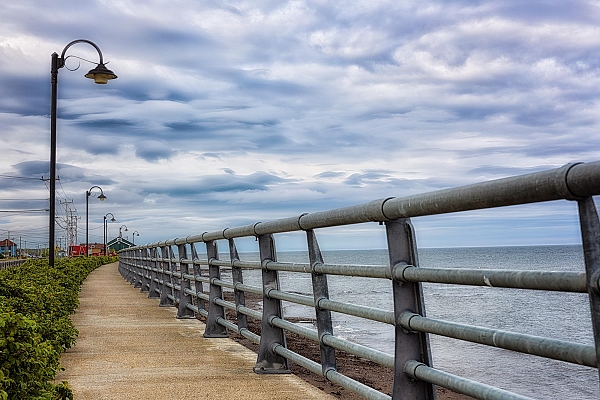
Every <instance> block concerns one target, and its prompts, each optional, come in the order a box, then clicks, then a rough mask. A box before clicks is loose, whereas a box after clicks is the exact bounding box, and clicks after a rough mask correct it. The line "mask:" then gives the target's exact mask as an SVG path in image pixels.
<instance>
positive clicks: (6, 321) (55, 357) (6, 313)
mask: <svg viewBox="0 0 600 400" xmlns="http://www.w3.org/2000/svg"><path fill="white" fill-rule="evenodd" d="M116 260H117V258H116V257H89V258H75V259H73V258H71V259H67V258H65V259H61V260H57V262H56V265H55V267H54V268H50V267H49V266H48V260H30V261H27V262H26V263H24V264H22V265H20V266H17V267H11V268H7V269H4V270H0V400H7V399H72V398H73V394H72V392H71V389H70V388H69V386H68V384H67V383H66V382H62V383H60V384H58V385H55V384H53V383H52V380H53V379H54V377H55V376H56V373H57V372H58V370H59V368H60V366H59V360H60V355H61V354H62V353H63V352H64V351H65V350H66V349H68V348H70V347H71V346H72V345H73V344H74V343H75V339H76V338H77V334H78V332H77V329H75V327H74V326H73V323H72V321H71V319H70V318H69V315H70V314H72V313H73V312H75V310H76V309H77V307H78V305H79V300H78V294H79V290H80V288H81V284H82V283H83V281H84V279H85V278H86V277H87V276H88V274H89V273H90V272H91V271H93V270H94V269H95V268H97V267H99V266H101V265H103V264H107V263H109V262H114V261H116Z"/></svg>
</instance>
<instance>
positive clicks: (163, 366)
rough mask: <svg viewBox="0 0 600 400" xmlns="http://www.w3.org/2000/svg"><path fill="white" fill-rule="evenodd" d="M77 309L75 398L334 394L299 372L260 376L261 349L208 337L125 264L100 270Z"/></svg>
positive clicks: (70, 371)
mask: <svg viewBox="0 0 600 400" xmlns="http://www.w3.org/2000/svg"><path fill="white" fill-rule="evenodd" d="M79 300H80V306H79V308H78V309H77V312H76V313H75V314H74V315H73V321H74V323H75V326H76V327H77V329H78V330H79V338H78V339H77V344H76V346H74V347H73V348H71V349H69V350H68V351H67V352H66V353H64V354H63V355H62V357H61V365H62V367H63V368H65V371H63V372H61V373H60V374H59V375H58V376H57V377H56V380H57V381H63V380H66V381H68V382H69V385H70V386H71V388H72V389H73V393H74V395H75V399H76V400H79V399H93V400H101V399H119V400H125V399H145V400H148V399H161V400H162V399H177V400H185V399H227V400H231V399H261V400H264V399H333V397H330V396H329V395H327V394H326V393H324V392H322V391H320V390H318V389H316V388H315V387H313V386H311V385H309V384H308V383H306V382H304V381H303V380H301V379H300V378H297V377H296V376H294V375H257V374H255V373H254V372H252V367H253V366H254V364H255V362H256V354H255V353H253V352H251V351H250V350H248V349H246V348H245V347H243V346H242V345H240V344H238V343H236V342H234V341H233V340H230V339H205V338H203V337H202V333H203V332H204V324H203V323H202V322H200V321H198V320H196V319H179V320H178V319H176V318H175V315H176V310H175V308H174V307H159V306H158V300H157V299H148V297H147V293H140V291H139V289H134V288H133V286H132V285H130V284H129V283H128V282H126V281H125V280H123V278H122V277H121V276H120V275H119V273H118V271H117V263H113V264H108V265H105V266H102V267H100V268H98V269H96V270H95V271H94V272H92V273H91V274H90V275H89V277H88V278H87V279H86V281H85V283H84V284H83V287H82V291H81V293H80V296H79Z"/></svg>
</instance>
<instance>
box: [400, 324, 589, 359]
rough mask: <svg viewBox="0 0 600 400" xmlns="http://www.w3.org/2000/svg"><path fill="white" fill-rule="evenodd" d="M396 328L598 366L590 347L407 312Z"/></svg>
mask: <svg viewBox="0 0 600 400" xmlns="http://www.w3.org/2000/svg"><path fill="white" fill-rule="evenodd" d="M400 326H402V327H403V328H404V329H407V330H411V331H418V332H426V333H434V334H436V335H441V336H446V337H451V338H454V339H461V340H466V341H469V342H473V343H479V344H485V345H488V346H494V347H500V348H503V349H506V350H513V351H518V352H521V353H527V354H532V355H536V356H540V357H546V358H552V359H555V360H560V361H566V362H570V363H574V364H581V365H587V366H588V367H597V366H598V362H597V360H596V349H595V348H594V346H587V345H583V344H577V343H571V342H566V341H563V340H557V339H550V338H545V337H539V336H533V335H526V334H522V333H514V332H507V331H503V330H499V329H490V328H482V327H479V326H471V325H466V324H459V323H456V322H447V321H440V320H436V319H432V318H426V317H421V316H420V315H418V314H414V313H411V312H403V313H402V314H401V315H400Z"/></svg>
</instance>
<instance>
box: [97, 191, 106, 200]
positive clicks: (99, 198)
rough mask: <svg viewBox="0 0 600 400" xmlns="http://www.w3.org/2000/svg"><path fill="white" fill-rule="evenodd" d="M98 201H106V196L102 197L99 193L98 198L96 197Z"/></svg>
mask: <svg viewBox="0 0 600 400" xmlns="http://www.w3.org/2000/svg"><path fill="white" fill-rule="evenodd" d="M98 200H100V201H104V200H106V196H105V195H104V193H100V196H98Z"/></svg>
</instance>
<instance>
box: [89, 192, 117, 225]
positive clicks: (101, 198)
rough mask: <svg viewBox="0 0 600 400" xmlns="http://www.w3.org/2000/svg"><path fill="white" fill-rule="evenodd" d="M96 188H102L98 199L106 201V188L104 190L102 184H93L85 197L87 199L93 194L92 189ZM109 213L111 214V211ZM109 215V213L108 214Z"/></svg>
mask: <svg viewBox="0 0 600 400" xmlns="http://www.w3.org/2000/svg"><path fill="white" fill-rule="evenodd" d="M94 189H100V195H99V196H98V200H100V201H104V200H106V196H105V195H104V190H102V188H101V187H100V186H92V187H91V188H90V190H87V191H86V192H85V197H86V199H87V198H88V197H90V196H91V195H92V190H94ZM109 214H110V213H109ZM107 215H108V214H107ZM110 215H112V214H110ZM113 218H114V215H113Z"/></svg>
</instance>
